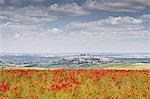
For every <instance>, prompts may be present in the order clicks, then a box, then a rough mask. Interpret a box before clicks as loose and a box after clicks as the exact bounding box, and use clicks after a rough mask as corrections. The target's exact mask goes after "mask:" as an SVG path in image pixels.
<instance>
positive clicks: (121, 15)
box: [0, 0, 150, 53]
mask: <svg viewBox="0 0 150 99" xmlns="http://www.w3.org/2000/svg"><path fill="white" fill-rule="evenodd" d="M0 52H5V53H83V52H97V53H108V52H109V53H137V52H141V53H143V52H150V0H0Z"/></svg>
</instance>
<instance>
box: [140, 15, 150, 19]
mask: <svg viewBox="0 0 150 99" xmlns="http://www.w3.org/2000/svg"><path fill="white" fill-rule="evenodd" d="M141 18H143V19H145V20H150V14H144V15H142V16H141Z"/></svg>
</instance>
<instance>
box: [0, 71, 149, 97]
mask: <svg viewBox="0 0 150 99" xmlns="http://www.w3.org/2000/svg"><path fill="white" fill-rule="evenodd" d="M149 91H150V70H109V69H106V70H104V69H56V70H51V69H47V70H36V69H30V70H29V69H0V98H4V99H5V98H8V99H15V98H20V99H24V98H25V99H30V98H32V99H48V98H51V99H108V98H109V99H120V98H123V99H128V98H129V99H130V98H134V99H135V98H136V99H142V98H145V99H148V97H150V93H149Z"/></svg>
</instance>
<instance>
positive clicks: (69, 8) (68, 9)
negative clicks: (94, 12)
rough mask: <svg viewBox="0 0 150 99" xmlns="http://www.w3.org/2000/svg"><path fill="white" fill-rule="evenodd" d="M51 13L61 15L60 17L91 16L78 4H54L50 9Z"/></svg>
mask: <svg viewBox="0 0 150 99" xmlns="http://www.w3.org/2000/svg"><path fill="white" fill-rule="evenodd" d="M48 9H49V11H51V12H54V13H60V15H71V16H74V15H75V16H78V15H79V16H80V15H89V14H90V12H88V11H86V10H84V9H83V8H82V7H80V6H78V5H77V4H76V3H67V4H57V3H55V4H53V5H50V6H49V7H48Z"/></svg>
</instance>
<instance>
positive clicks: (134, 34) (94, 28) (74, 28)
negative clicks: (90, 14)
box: [64, 16, 150, 39]
mask: <svg viewBox="0 0 150 99" xmlns="http://www.w3.org/2000/svg"><path fill="white" fill-rule="evenodd" d="M64 30H65V33H70V35H72V37H75V36H78V37H79V38H86V39H91V38H92V39H95V38H97V39H122V38H124V39H126V38H147V37H149V36H150V31H149V30H146V29H145V27H144V21H143V20H142V19H140V18H139V19H137V18H133V17H129V16H124V17H112V16H109V17H108V18H106V19H101V20H98V21H89V22H82V21H75V22H72V23H71V24H69V25H67V26H66V27H65V29H64Z"/></svg>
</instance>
